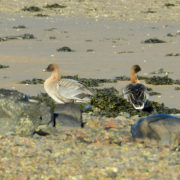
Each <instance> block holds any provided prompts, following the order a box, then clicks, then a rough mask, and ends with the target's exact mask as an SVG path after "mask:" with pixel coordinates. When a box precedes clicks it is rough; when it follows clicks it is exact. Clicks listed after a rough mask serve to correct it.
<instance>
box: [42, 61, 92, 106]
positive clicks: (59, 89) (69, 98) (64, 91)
mask: <svg viewBox="0 0 180 180" xmlns="http://www.w3.org/2000/svg"><path fill="white" fill-rule="evenodd" d="M43 71H46V72H51V76H50V77H49V78H48V79H46V80H45V82H44V89H45V91H46V92H47V94H48V95H49V96H50V97H51V98H52V99H53V100H54V101H55V102H56V103H59V104H63V103H69V102H81V103H88V102H90V100H91V96H93V95H94V93H93V91H92V90H91V89H90V88H88V87H86V86H85V85H83V84H81V83H80V82H78V81H76V80H73V79H60V69H59V67H58V65H57V64H49V65H48V67H47V68H46V69H44V70H43Z"/></svg>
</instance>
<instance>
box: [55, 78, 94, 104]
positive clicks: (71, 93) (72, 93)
mask: <svg viewBox="0 0 180 180" xmlns="http://www.w3.org/2000/svg"><path fill="white" fill-rule="evenodd" d="M58 91H59V93H60V95H61V96H63V97H65V98H67V99H73V100H77V101H88V100H89V97H90V96H93V95H94V93H93V91H92V90H91V89H89V88H88V87H86V86H85V85H83V84H81V83H79V82H78V81H76V80H73V79H61V80H60V81H59V82H58Z"/></svg>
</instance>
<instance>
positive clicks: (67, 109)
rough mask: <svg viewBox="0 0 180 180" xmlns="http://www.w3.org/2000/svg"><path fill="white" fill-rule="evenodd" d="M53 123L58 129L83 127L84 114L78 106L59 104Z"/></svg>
mask: <svg viewBox="0 0 180 180" xmlns="http://www.w3.org/2000/svg"><path fill="white" fill-rule="evenodd" d="M53 122H54V126H55V127H56V129H59V128H60V129H61V128H63V127H83V126H84V123H83V122H82V112H81V109H80V107H79V105H78V104H74V103H65V104H57V105H56V108H55V111H54V115H53Z"/></svg>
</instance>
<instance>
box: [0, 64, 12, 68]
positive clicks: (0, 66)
mask: <svg viewBox="0 0 180 180" xmlns="http://www.w3.org/2000/svg"><path fill="white" fill-rule="evenodd" d="M9 67H10V66H8V65H2V64H0V69H4V68H9Z"/></svg>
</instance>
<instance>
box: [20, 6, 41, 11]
mask: <svg viewBox="0 0 180 180" xmlns="http://www.w3.org/2000/svg"><path fill="white" fill-rule="evenodd" d="M22 10H23V11H29V12H40V11H42V9H41V8H39V7H37V6H30V7H24V8H23V9H22Z"/></svg>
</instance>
